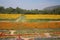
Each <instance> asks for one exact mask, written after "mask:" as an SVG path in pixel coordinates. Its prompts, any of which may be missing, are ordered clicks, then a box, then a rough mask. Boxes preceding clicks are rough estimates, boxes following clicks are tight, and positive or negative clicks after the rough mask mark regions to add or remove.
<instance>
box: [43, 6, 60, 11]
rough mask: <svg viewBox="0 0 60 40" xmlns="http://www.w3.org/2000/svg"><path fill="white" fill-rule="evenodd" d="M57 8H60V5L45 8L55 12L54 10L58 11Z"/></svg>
mask: <svg viewBox="0 0 60 40" xmlns="http://www.w3.org/2000/svg"><path fill="white" fill-rule="evenodd" d="M57 8H60V5H56V6H51V7H46V8H44V10H53V9H57Z"/></svg>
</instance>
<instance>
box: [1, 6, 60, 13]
mask: <svg viewBox="0 0 60 40" xmlns="http://www.w3.org/2000/svg"><path fill="white" fill-rule="evenodd" d="M0 14H60V5H59V6H51V7H46V8H45V9H43V10H38V9H31V10H26V9H22V8H19V7H16V8H12V7H9V8H5V7H3V6H0Z"/></svg>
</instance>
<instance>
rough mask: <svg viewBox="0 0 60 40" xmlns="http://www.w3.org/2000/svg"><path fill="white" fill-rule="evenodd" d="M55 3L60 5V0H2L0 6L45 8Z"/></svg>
mask: <svg viewBox="0 0 60 40" xmlns="http://www.w3.org/2000/svg"><path fill="white" fill-rule="evenodd" d="M55 5H60V0H0V6H4V7H6V8H7V7H13V8H16V7H19V8H22V9H44V8H45V7H49V6H55Z"/></svg>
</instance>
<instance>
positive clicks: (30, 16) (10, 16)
mask: <svg viewBox="0 0 60 40" xmlns="http://www.w3.org/2000/svg"><path fill="white" fill-rule="evenodd" d="M21 16H23V17H24V18H26V19H60V15H47V14H46V15H42V14H36V15H33V14H26V15H22V14H0V19H17V18H20V17H21Z"/></svg>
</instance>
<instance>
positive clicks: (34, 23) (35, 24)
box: [0, 14, 60, 29]
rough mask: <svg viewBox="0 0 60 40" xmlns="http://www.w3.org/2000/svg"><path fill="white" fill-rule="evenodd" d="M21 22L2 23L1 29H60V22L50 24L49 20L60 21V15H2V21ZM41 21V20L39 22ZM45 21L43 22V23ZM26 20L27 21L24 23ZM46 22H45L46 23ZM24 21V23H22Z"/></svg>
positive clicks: (0, 15) (0, 17)
mask: <svg viewBox="0 0 60 40" xmlns="http://www.w3.org/2000/svg"><path fill="white" fill-rule="evenodd" d="M5 19H6V20H7V19H8V20H12V19H14V20H19V21H18V22H0V29H29V28H30V29H32V28H38V29H39V28H60V22H48V21H46V20H45V19H48V20H52V19H54V20H58V19H59V21H60V15H42V14H39V15H38V14H36V15H32V14H30V15H28V14H27V15H22V14H0V21H1V20H4V21H5ZM37 19H39V20H37ZM42 19H43V21H42ZM24 20H26V21H24ZM44 20H45V21H44ZM21 21H23V22H21Z"/></svg>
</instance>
